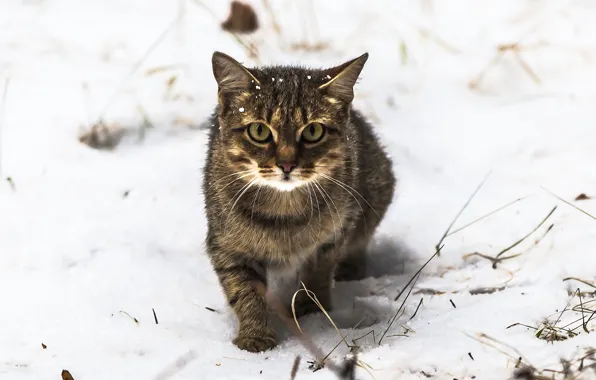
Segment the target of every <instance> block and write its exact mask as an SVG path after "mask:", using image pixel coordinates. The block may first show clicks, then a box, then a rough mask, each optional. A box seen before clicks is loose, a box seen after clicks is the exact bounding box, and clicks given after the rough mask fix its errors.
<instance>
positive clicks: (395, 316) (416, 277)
mask: <svg viewBox="0 0 596 380" xmlns="http://www.w3.org/2000/svg"><path fill="white" fill-rule="evenodd" d="M442 248H443V246H441V247H439V248H437V250H436V252H435V253H434V254H433V255H432V256H431V257H430V258H429V259H428V260H427V261H426V262H425V263H424V265H422V266H421V267H420V269H418V271H416V273H415V274H414V276H412V278H410V281H408V283H407V284H406V286H404V288H403V289H402V290H401V291H400V292H399V294H398V295H397V297H395V299H394V301H397V300H398V299H399V297H401V295H402V294H403V293H404V291H405V290H406V289H407V288H408V286H409V285H410V284H411V283H412V282H414V284H412V286H411V287H410V290H409V291H408V294H407V295H406V297H405V298H404V300H403V302H402V304H401V306H400V307H399V309H397V311H396V312H395V315H394V316H393V317H392V318H391V320H390V321H389V324H388V325H387V328H386V329H385V331H384V332H383V335H381V339H379V345H381V342H382V341H383V338H385V335H387V332H388V331H389V329H391V326H392V325H393V323H394V322H395V320H396V319H397V318H398V316H399V312H400V311H401V310H402V308H403V307H404V305H405V303H406V301H407V300H408V298H409V297H410V293H411V292H412V289H414V285H416V282H415V281H418V278H419V276H420V273H421V272H422V271H423V270H424V268H426V266H427V265H428V263H430V262H431V260H432V259H434V258H435V257H436V256H438V255H439V252H441V249H442Z"/></svg>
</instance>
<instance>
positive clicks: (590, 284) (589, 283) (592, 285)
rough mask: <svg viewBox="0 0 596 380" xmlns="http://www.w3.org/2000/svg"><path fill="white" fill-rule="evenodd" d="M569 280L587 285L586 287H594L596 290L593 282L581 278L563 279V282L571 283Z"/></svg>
mask: <svg viewBox="0 0 596 380" xmlns="http://www.w3.org/2000/svg"><path fill="white" fill-rule="evenodd" d="M569 280H575V281H579V282H581V283H582V284H586V285H588V286H591V287H593V288H595V289H596V285H594V284H592V283H591V282H588V281H586V280H582V279H581V278H577V277H566V278H564V279H563V281H569Z"/></svg>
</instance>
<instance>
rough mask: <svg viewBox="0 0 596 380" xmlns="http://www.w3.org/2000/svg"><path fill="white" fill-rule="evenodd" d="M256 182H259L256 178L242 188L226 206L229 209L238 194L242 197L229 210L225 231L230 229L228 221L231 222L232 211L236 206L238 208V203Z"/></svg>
mask: <svg viewBox="0 0 596 380" xmlns="http://www.w3.org/2000/svg"><path fill="white" fill-rule="evenodd" d="M256 181H257V179H256V178H255V179H252V180H250V181H249V182H248V183H247V184H246V185H244V186H242V187H241V188H240V190H238V191H237V192H236V193H235V194H234V196H233V197H232V199H231V200H230V201H229V202H228V203H227V204H226V207H227V206H228V205H229V204H230V203H232V201H234V198H236V196H238V193H240V195H239V196H238V198H237V199H236V201H235V202H234V204H233V205H232V208H231V209H229V210H228V215H227V216H226V224H225V226H224V231H227V229H228V221H229V219H230V214H231V213H232V210H233V209H234V206H236V203H238V201H239V200H240V198H241V197H242V195H244V193H245V192H246V191H247V190H248V189H249V188H250V187H251V185H252V184H253V183H255V182H256ZM224 211H225V209H224V210H222V213H223V212H224Z"/></svg>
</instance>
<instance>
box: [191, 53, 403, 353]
mask: <svg viewBox="0 0 596 380" xmlns="http://www.w3.org/2000/svg"><path fill="white" fill-rule="evenodd" d="M367 59H368V54H363V55H362V56H360V57H358V58H356V59H353V60H351V61H349V62H346V63H344V64H342V65H340V66H336V67H333V68H329V69H324V70H321V69H307V68H303V67H293V66H272V67H261V68H247V67H244V66H242V65H241V64H240V63H239V62H237V61H236V60H234V59H233V58H232V57H230V56H228V55H226V54H223V53H220V52H215V53H214V54H213V57H212V65H213V74H214V76H215V80H216V81H217V84H218V106H217V107H216V109H215V112H214V114H213V116H212V120H211V125H212V127H211V129H210V131H209V147H208V157H207V161H206V165H205V169H204V183H203V191H204V196H205V208H206V214H207V218H208V234H207V239H206V245H207V252H208V255H209V257H210V260H211V263H212V265H213V268H214V270H215V272H216V274H217V276H218V278H219V281H220V283H221V286H222V288H223V290H224V292H225V295H226V297H227V300H228V303H229V305H230V306H231V307H232V308H233V310H234V311H235V313H236V315H237V317H238V319H239V332H238V335H237V337H236V338H235V339H234V341H233V342H234V344H235V345H236V346H238V347H239V348H240V349H243V350H247V351H252V352H261V351H265V350H268V349H271V348H273V347H275V346H276V344H277V341H276V335H275V332H274V330H273V327H272V325H271V319H270V312H269V311H268V307H267V304H266V301H265V299H264V298H263V293H262V291H261V292H259V289H264V288H265V287H266V286H267V279H268V274H269V275H271V274H272V273H294V274H296V275H297V276H298V278H299V279H300V281H302V282H303V283H304V284H305V285H306V287H307V288H308V289H310V290H311V291H313V292H314V293H315V294H316V295H317V297H318V299H319V300H320V301H321V303H322V304H323V306H324V307H325V308H326V309H327V310H330V309H331V294H330V290H331V283H332V281H333V278H334V277H335V279H337V280H350V279H358V278H362V277H363V276H364V275H365V273H366V257H365V251H366V247H367V245H368V243H369V240H370V239H371V237H372V235H373V233H374V231H375V228H376V227H377V225H378V224H379V222H380V221H381V219H382V218H383V216H384V214H385V212H386V210H387V208H388V206H389V204H390V203H391V200H392V198H393V192H394V188H395V178H394V175H393V172H392V165H391V161H390V160H389V158H388V157H387V155H386V154H385V152H384V150H383V148H382V147H381V145H380V144H379V142H378V139H377V137H376V136H375V134H374V133H373V131H372V127H371V126H370V124H368V123H367V121H366V120H365V119H364V117H363V116H362V115H361V114H360V113H359V112H358V111H356V110H355V109H353V108H352V106H351V103H352V100H353V98H354V91H353V87H354V85H355V83H356V80H357V79H358V76H359V75H360V72H361V70H362V68H363V67H364V63H365V62H366V60H367ZM257 285H261V286H257ZM301 294H303V293H301ZM286 301H287V300H286ZM295 306H296V310H297V314H298V316H301V315H305V314H307V313H310V312H314V311H316V310H317V307H316V305H314V304H313V303H312V301H310V299H309V298H308V297H298V298H297V301H296V304H295Z"/></svg>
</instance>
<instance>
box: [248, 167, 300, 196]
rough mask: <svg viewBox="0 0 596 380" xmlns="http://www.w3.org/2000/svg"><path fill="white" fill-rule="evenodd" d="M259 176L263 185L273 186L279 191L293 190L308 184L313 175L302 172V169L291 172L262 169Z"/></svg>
mask: <svg viewBox="0 0 596 380" xmlns="http://www.w3.org/2000/svg"><path fill="white" fill-rule="evenodd" d="M259 177H260V178H261V179H262V181H260V182H261V183H260V184H261V185H265V186H269V187H272V188H274V189H276V190H279V191H292V190H295V189H297V188H299V187H301V186H304V185H306V184H307V183H308V182H309V180H310V178H309V177H311V175H308V173H302V171H301V170H300V169H296V170H293V171H292V172H291V173H288V172H285V171H281V170H280V171H270V170H265V171H263V170H261V171H260V173H259Z"/></svg>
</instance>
